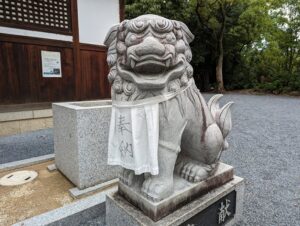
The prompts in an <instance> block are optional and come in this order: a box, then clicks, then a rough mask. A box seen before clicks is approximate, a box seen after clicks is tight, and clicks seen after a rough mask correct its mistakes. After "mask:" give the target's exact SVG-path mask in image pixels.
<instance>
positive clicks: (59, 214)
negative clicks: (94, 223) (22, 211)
mask: <svg viewBox="0 0 300 226" xmlns="http://www.w3.org/2000/svg"><path fill="white" fill-rule="evenodd" d="M115 191H117V187H116V186H115V187H113V188H110V189H107V190H105V191H104V192H101V193H98V194H95V195H92V196H89V197H87V198H84V199H81V200H78V201H75V202H73V203H70V204H68V205H65V206H63V207H60V208H57V209H54V210H51V211H49V212H46V213H43V214H41V215H37V216H34V217H32V218H29V219H26V220H24V221H20V222H18V223H16V224H13V226H32V225H35V226H42V225H48V226H50V225H51V226H54V225H60V226H63V225H66V226H68V225H72V226H76V225H84V223H85V222H87V221H89V220H91V219H93V218H96V217H100V216H101V217H102V216H103V217H105V200H106V194H107V193H110V192H115Z"/></svg>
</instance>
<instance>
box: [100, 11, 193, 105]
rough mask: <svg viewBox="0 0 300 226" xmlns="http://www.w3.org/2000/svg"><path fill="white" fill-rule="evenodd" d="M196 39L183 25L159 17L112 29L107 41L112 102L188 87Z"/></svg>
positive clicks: (127, 22)
mask: <svg viewBox="0 0 300 226" xmlns="http://www.w3.org/2000/svg"><path fill="white" fill-rule="evenodd" d="M193 38H194V36H193V34H192V33H191V32H190V30H189V29H188V28H187V26H186V25H185V24H183V23H182V22H179V21H175V20H168V19H166V18H163V17H160V16H156V15H143V16H140V17H137V18H135V19H133V20H125V21H123V22H122V23H121V24H119V25H116V26H114V27H112V28H111V30H110V31H109V33H108V35H107V37H106V40H105V45H106V46H108V47H109V48H108V55H107V62H108V64H109V67H110V72H109V75H108V79H109V81H110V82H111V83H112V99H114V100H122V101H129V100H130V101H131V100H137V99H143V98H147V97H151V96H156V95H160V94H163V93H167V92H170V91H171V92H172V91H177V90H179V89H180V88H181V87H184V86H186V85H187V84H188V81H189V80H190V79H191V78H192V75H193V68H192V66H191V65H190V61H191V59H192V53H191V49H190V47H189V43H190V42H191V41H192V40H193ZM150 47H151V48H150Z"/></svg>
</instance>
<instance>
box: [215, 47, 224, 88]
mask: <svg viewBox="0 0 300 226" xmlns="http://www.w3.org/2000/svg"><path fill="white" fill-rule="evenodd" d="M216 80H217V90H218V92H220V93H222V92H224V91H225V89H224V83H223V51H222V53H220V55H219V57H218V62H217V66H216Z"/></svg>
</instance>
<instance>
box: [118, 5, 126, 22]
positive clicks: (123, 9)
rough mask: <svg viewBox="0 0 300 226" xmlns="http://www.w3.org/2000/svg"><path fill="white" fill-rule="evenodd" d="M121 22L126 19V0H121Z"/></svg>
mask: <svg viewBox="0 0 300 226" xmlns="http://www.w3.org/2000/svg"><path fill="white" fill-rule="evenodd" d="M119 8H120V9H119V14H120V22H121V21H123V20H124V19H125V0H119Z"/></svg>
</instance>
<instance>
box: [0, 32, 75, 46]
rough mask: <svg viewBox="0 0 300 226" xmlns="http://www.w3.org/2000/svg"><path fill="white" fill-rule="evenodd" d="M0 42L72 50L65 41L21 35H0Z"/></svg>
mask: <svg viewBox="0 0 300 226" xmlns="http://www.w3.org/2000/svg"><path fill="white" fill-rule="evenodd" d="M0 41H2V42H12V43H22V44H31V45H47V46H55V47H56V46H58V47H65V48H72V47H73V43H72V42H67V41H60V40H53V39H46V38H34V37H27V36H21V35H8V34H2V33H0Z"/></svg>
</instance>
